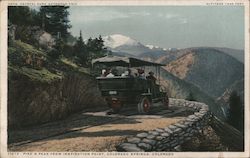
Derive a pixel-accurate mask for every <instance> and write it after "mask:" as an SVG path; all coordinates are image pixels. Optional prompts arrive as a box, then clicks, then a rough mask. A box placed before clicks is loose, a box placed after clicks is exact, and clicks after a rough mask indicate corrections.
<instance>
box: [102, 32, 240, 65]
mask: <svg viewBox="0 0 250 158" xmlns="http://www.w3.org/2000/svg"><path fill="white" fill-rule="evenodd" d="M103 40H104V45H105V46H106V47H107V48H108V49H109V50H111V51H112V52H114V53H115V54H116V55H126V56H128V55H129V56H137V57H139V58H142V59H148V60H152V61H156V59H157V60H158V61H159V62H161V63H164V64H166V63H168V62H170V61H172V60H175V59H177V58H178V57H180V56H182V55H184V54H186V53H188V52H189V51H191V50H193V49H197V48H207V49H210V48H211V49H216V50H218V51H221V52H224V53H226V54H228V55H230V56H232V57H234V58H235V59H237V60H238V61H240V62H242V63H244V51H243V50H238V49H231V48H219V47H192V48H185V49H179V48H161V47H158V46H154V45H143V44H142V43H140V42H139V41H137V40H135V39H132V38H130V37H128V36H125V35H121V34H113V35H109V36H104V37H103Z"/></svg>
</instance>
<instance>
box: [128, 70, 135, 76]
mask: <svg viewBox="0 0 250 158" xmlns="http://www.w3.org/2000/svg"><path fill="white" fill-rule="evenodd" d="M128 77H134V76H133V75H132V72H131V70H130V69H128Z"/></svg>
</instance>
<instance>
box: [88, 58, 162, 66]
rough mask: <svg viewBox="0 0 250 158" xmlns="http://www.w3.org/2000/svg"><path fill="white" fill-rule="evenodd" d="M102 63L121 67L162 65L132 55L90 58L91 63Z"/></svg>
mask: <svg viewBox="0 0 250 158" xmlns="http://www.w3.org/2000/svg"><path fill="white" fill-rule="evenodd" d="M95 64H102V65H105V66H122V67H142V66H164V65H163V64H160V63H154V62H150V61H145V60H141V59H137V58H133V57H120V56H105V57H102V58H98V59H94V60H92V65H95Z"/></svg>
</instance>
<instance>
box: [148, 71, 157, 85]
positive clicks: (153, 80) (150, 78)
mask: <svg viewBox="0 0 250 158" xmlns="http://www.w3.org/2000/svg"><path fill="white" fill-rule="evenodd" d="M148 74H149V75H148V76H147V77H146V78H147V79H148V80H151V82H152V83H154V84H156V78H155V77H154V73H153V72H152V71H150V72H149V73H148Z"/></svg>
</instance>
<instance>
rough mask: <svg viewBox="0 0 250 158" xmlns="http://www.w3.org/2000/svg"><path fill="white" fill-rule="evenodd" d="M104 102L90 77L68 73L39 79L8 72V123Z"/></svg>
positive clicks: (22, 122)
mask: <svg viewBox="0 0 250 158" xmlns="http://www.w3.org/2000/svg"><path fill="white" fill-rule="evenodd" d="M97 106H106V105H105V101H104V100H103V99H102V97H101V94H100V92H99V91H98V88H97V84H96V81H95V79H94V78H93V77H91V76H89V75H87V74H82V73H72V74H67V75H64V77H63V78H62V79H57V80H54V81H52V82H39V81H34V80H31V79H30V78H28V77H27V76H24V75H21V74H17V73H11V75H9V78H8V125H9V127H10V128H11V127H23V126H27V125H35V124H41V123H45V122H48V121H53V120H57V119H62V118H64V117H66V116H68V115H69V114H71V113H73V112H76V111H78V110H82V109H85V108H92V107H97Z"/></svg>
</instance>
